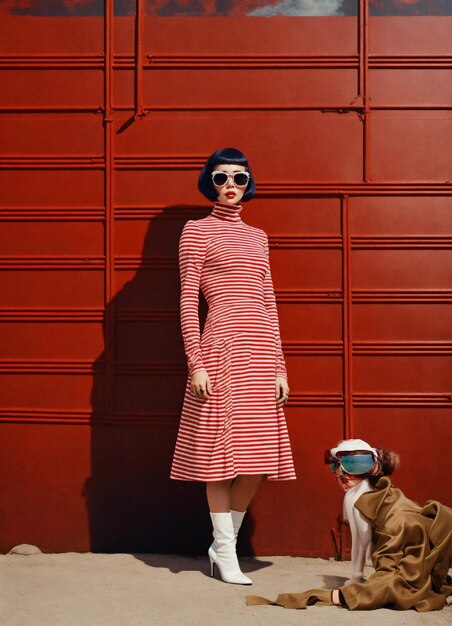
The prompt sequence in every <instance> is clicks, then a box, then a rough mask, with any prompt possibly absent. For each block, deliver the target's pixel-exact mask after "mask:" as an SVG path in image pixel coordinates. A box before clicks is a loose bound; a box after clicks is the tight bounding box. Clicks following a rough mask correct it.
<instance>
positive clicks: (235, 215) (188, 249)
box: [171, 202, 296, 481]
mask: <svg viewBox="0 0 452 626" xmlns="http://www.w3.org/2000/svg"><path fill="white" fill-rule="evenodd" d="M241 209H242V207H241V206H240V205H225V204H221V203H219V202H217V203H216V204H215V206H214V208H213V211H212V213H211V214H210V215H209V216H207V217H206V218H204V219H201V220H196V221H189V222H187V224H186V225H185V227H184V230H183V232H182V236H181V239H180V247H179V260H180V272H181V289H182V291H181V322H182V335H183V338H184V344H185V352H186V354H187V358H188V369H189V377H188V381H187V388H186V392H185V400H184V406H183V409H182V417H181V422H180V426H179V433H178V437H177V443H176V449H175V452H174V459H173V466H172V470H171V478H175V479H179V480H196V481H215V480H223V479H228V478H234V477H235V476H237V475H238V474H266V475H267V476H268V478H269V479H272V480H290V479H294V478H296V476H295V471H294V467H293V461H292V453H291V449H290V442H289V436H288V433H287V426H286V420H285V418H284V412H283V409H282V407H281V406H277V405H276V399H275V377H276V376H284V377H287V374H286V367H285V364H284V357H283V353H282V349H281V339H280V336H279V324H278V314H277V311H276V301H275V294H274V290H273V284H272V279H271V274H270V266H269V259H268V239H267V235H266V234H265V233H264V232H263V231H262V230H260V229H258V228H253V227H252V226H248V225H247V224H245V223H244V222H242V220H241V218H240V211H241ZM200 289H201V290H202V292H203V294H204V296H205V298H206V300H207V304H208V306H209V311H208V315H207V319H206V323H205V326H204V331H203V334H202V337H201V336H200V331H199V316H198V298H199V290H200ZM199 370H206V371H207V373H208V374H209V377H210V380H211V383H212V387H213V393H212V395H211V396H210V398H208V399H203V398H199V397H196V396H194V395H193V394H192V392H191V386H190V382H191V376H192V374H193V373H194V372H197V371H199Z"/></svg>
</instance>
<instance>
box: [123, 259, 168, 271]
mask: <svg viewBox="0 0 452 626" xmlns="http://www.w3.org/2000/svg"><path fill="white" fill-rule="evenodd" d="M114 268H115V270H130V269H132V270H137V269H144V270H178V269H179V263H178V260H177V258H167V257H138V256H130V257H125V256H121V257H116V258H115V259H114Z"/></svg>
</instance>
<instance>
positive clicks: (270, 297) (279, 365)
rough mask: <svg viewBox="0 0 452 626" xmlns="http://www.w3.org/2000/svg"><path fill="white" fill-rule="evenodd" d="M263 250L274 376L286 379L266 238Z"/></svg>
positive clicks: (266, 305)
mask: <svg viewBox="0 0 452 626" xmlns="http://www.w3.org/2000/svg"><path fill="white" fill-rule="evenodd" d="M265 248H266V254H267V260H268V267H267V273H266V274H265V278H264V302H265V308H266V309H267V311H268V313H269V315H270V319H271V322H272V325H273V330H274V332H275V337H276V346H277V353H276V376H282V377H283V378H286V379H287V369H286V364H285V361H284V355H283V351H282V346H281V335H280V332H279V320H278V311H277V309H276V298H275V290H274V288H273V281H272V276H271V270H270V258H269V250H268V238H267V236H265Z"/></svg>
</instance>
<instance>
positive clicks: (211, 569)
mask: <svg viewBox="0 0 452 626" xmlns="http://www.w3.org/2000/svg"><path fill="white" fill-rule="evenodd" d="M209 561H210V577H211V578H215V561H213V560H212V559H211V558H210V557H209Z"/></svg>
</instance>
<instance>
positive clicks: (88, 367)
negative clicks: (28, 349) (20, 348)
mask: <svg viewBox="0 0 452 626" xmlns="http://www.w3.org/2000/svg"><path fill="white" fill-rule="evenodd" d="M103 371H104V363H103V362H101V361H98V360H96V361H92V360H87V359H80V360H76V361H75V360H74V361H67V360H64V361H63V360H58V359H47V360H44V359H40V360H19V359H14V361H11V360H8V359H1V360H0V373H1V374H91V373H93V372H103Z"/></svg>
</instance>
